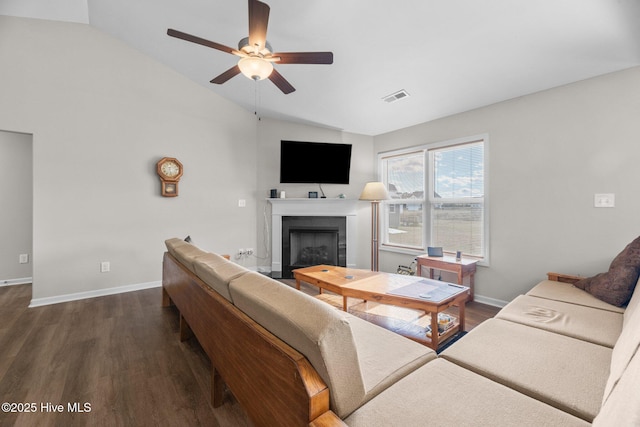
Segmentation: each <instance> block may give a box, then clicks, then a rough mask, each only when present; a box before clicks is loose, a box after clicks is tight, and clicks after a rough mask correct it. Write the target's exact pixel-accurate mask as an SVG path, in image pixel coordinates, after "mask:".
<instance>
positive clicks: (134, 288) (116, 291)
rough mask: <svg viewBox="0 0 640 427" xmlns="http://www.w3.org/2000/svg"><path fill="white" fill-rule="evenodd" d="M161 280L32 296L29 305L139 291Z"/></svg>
mask: <svg viewBox="0 0 640 427" xmlns="http://www.w3.org/2000/svg"><path fill="white" fill-rule="evenodd" d="M160 286H162V281H160V280H158V281H156V282H146V283H138V284H135V285H126V286H118V287H115V288H107V289H98V290H96V291H87V292H78V293H75V294H66V295H58V296H55V297H46V298H33V299H31V303H30V304H29V307H30V308H32V307H40V306H43V305H51V304H59V303H62V302H69V301H77V300H81V299H88V298H97V297H103V296H106V295H115V294H123V293H125V292H133V291H141V290H143V289H150V288H159V287H160Z"/></svg>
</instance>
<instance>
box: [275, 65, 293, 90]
mask: <svg viewBox="0 0 640 427" xmlns="http://www.w3.org/2000/svg"><path fill="white" fill-rule="evenodd" d="M269 80H271V81H272V82H273V84H274V85H276V86H277V87H278V89H280V90H281V91H282V93H284V94H285V95H288V94H290V93H291V92H294V91H295V90H296V88H294V87H293V86H291V83H289V82H288V81H287V79H285V78H284V77H282V74H280V73H279V72H278V71H277V70H276V69H275V68H274V69H273V71H272V72H271V75H270V76H269Z"/></svg>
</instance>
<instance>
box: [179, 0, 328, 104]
mask: <svg viewBox="0 0 640 427" xmlns="http://www.w3.org/2000/svg"><path fill="white" fill-rule="evenodd" d="M268 23H269V5H268V4H266V3H263V2H261V1H258V0H249V37H245V38H243V39H242V40H240V42H239V43H238V49H237V50H236V49H233V48H230V47H228V46H225V45H222V44H219V43H216V42H212V41H209V40H205V39H203V38H200V37H197V36H192V35H190V34H187V33H183V32H182V31H178V30H174V29H171V28H169V29H168V30H167V34H168V35H170V36H171V37H176V38H179V39H182V40H186V41H189V42H192V43H197V44H201V45H203V46H207V47H211V48H213V49H217V50H221V51H222V52H227V53H231V54H233V55H236V56H239V57H240V60H239V61H238V64H237V65H235V66H233V67H231V68H229V69H228V70H227V71H225V72H224V73H222V74H220V75H219V76H217V77H215V78H214V79H213V80H211V83H215V84H223V83H225V82H226V81H227V80H229V79H231V78H232V77H235V76H236V75H237V74H240V73H242V74H244V75H245V76H247V77H248V78H250V79H253V80H263V79H265V78H269V80H271V81H272V82H273V84H275V85H276V86H277V87H278V89H280V90H281V91H282V92H283V93H284V94H289V93H291V92H293V91H295V90H296V89H295V88H294V87H293V86H291V84H290V83H289V82H288V81H287V80H286V79H285V78H284V77H282V74H280V73H279V72H278V71H277V70H276V69H275V68H273V63H274V62H275V63H277V64H333V53H332V52H278V53H274V52H273V49H272V48H271V45H270V44H269V42H268V41H267V25H268Z"/></svg>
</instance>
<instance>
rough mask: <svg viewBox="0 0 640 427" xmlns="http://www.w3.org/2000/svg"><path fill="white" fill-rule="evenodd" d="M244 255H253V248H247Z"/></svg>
mask: <svg viewBox="0 0 640 427" xmlns="http://www.w3.org/2000/svg"><path fill="white" fill-rule="evenodd" d="M246 254H247V256H251V255H253V248H247V252H246Z"/></svg>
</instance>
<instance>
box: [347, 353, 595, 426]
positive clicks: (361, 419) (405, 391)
mask: <svg viewBox="0 0 640 427" xmlns="http://www.w3.org/2000/svg"><path fill="white" fill-rule="evenodd" d="M456 345H458V344H456ZM454 347H455V345H454ZM345 423H346V424H347V425H349V426H351V427H371V426H398V427H413V426H415V427H422V426H425V425H433V426H469V427H476V426H512V425H518V426H531V427H538V426H563V427H565V426H587V425H589V424H588V423H587V422H585V421H584V420H581V419H579V418H576V417H574V416H572V415H569V414H567V413H566V412H562V411H560V410H558V409H556V408H553V407H551V406H549V405H546V404H545V403H542V402H539V401H537V400H535V399H532V398H530V397H528V396H525V395H523V394H521V393H518V392H517V391H514V390H512V389H510V388H508V387H505V386H504V385H502V384H498V383H496V382H494V381H491V380H489V379H487V378H484V377H482V376H480V375H477V374H475V373H473V372H471V371H469V370H466V369H464V368H461V367H460V366H457V365H455V364H453V363H450V362H448V361H446V360H444V359H438V360H435V361H433V362H430V363H428V364H426V365H425V366H423V367H421V368H420V369H418V370H417V371H415V372H413V373H412V374H411V375H408V376H407V377H405V378H403V379H401V380H400V381H398V382H397V383H396V384H394V385H392V386H391V387H389V388H388V389H387V390H385V391H384V392H383V393H381V394H380V395H378V396H376V397H375V398H374V399H372V400H371V401H369V402H368V403H366V404H365V405H364V406H362V407H360V408H358V409H357V410H356V411H355V412H354V413H353V414H351V415H350V416H349V417H348V418H346V419H345Z"/></svg>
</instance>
